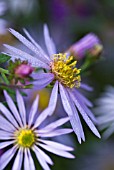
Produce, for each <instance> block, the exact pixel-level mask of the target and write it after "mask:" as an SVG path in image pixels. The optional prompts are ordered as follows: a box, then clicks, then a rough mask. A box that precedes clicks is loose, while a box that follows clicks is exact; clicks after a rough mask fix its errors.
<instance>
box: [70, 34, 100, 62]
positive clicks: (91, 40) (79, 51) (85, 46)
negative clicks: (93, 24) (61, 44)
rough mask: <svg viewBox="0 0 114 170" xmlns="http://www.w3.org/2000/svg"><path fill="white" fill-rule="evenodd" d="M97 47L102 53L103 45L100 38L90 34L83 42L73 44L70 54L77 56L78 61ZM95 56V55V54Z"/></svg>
mask: <svg viewBox="0 0 114 170" xmlns="http://www.w3.org/2000/svg"><path fill="white" fill-rule="evenodd" d="M95 47H100V51H99V52H101V51H102V48H103V47H102V45H101V43H100V40H99V38H98V37H97V36H96V35H95V34H94V33H89V34H87V35H86V36H84V37H83V38H82V39H81V40H79V41H78V42H76V43H75V44H73V45H72V46H71V47H70V48H69V49H68V52H70V53H71V54H73V55H74V56H76V58H77V59H78V60H80V59H82V58H83V57H84V56H85V54H86V53H87V51H91V50H92V49H94V48H95ZM93 55H94V54H93Z"/></svg>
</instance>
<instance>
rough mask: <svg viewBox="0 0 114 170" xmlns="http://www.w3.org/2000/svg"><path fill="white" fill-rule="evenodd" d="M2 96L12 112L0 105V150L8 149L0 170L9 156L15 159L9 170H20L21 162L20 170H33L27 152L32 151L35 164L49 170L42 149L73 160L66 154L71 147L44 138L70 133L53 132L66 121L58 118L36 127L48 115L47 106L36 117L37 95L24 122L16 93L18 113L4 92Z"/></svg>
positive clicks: (1, 160) (2, 158)
mask: <svg viewBox="0 0 114 170" xmlns="http://www.w3.org/2000/svg"><path fill="white" fill-rule="evenodd" d="M4 95H5V98H6V101H7V104H8V106H9V108H10V110H11V112H12V113H11V112H10V110H8V109H7V108H6V107H5V106H4V105H3V104H2V103H0V110H1V112H2V113H3V115H0V149H3V148H5V147H7V146H9V147H8V148H9V149H8V150H7V151H6V152H4V153H3V154H2V156H1V157H0V170H3V169H4V168H5V167H6V165H7V164H8V163H9V161H10V160H11V159H12V158H13V156H15V160H14V164H13V167H12V170H21V167H22V162H23V159H24V170H35V165H34V162H33V159H32V156H31V150H32V151H34V153H35V155H36V157H37V159H38V161H39V163H40V164H41V166H42V168H43V169H45V170H50V168H49V166H48V164H50V165H52V164H53V162H52V160H51V158H50V157H49V156H48V155H47V154H46V153H45V152H44V151H43V150H46V151H49V152H51V153H54V154H56V155H59V156H63V157H65V158H74V156H73V155H72V154H70V153H69V152H68V151H72V150H73V148H72V147H69V146H66V145H63V144H60V143H58V142H54V141H51V140H47V139H46V138H47V137H55V136H60V135H63V134H67V133H70V132H72V130H71V129H68V128H67V129H63V128H59V129H57V128H58V127H59V126H61V125H63V124H64V123H65V122H67V121H68V120H69V118H62V119H59V120H57V121H55V122H52V123H50V124H49V125H46V126H45V127H43V128H39V126H40V125H41V124H42V123H43V122H44V120H45V119H46V118H47V116H48V115H49V114H50V113H51V114H52V109H51V107H48V108H47V109H45V110H44V111H43V112H42V113H41V114H40V115H39V116H37V113H36V112H37V108H38V96H37V97H36V99H35V101H34V102H33V105H32V107H31V110H30V114H29V115H28V119H27V115H26V110H25V105H24V101H23V98H22V96H21V94H20V93H19V91H17V92H16V99H17V106H18V110H19V111H18V110H17V108H16V106H15V104H14V102H13V100H12V99H11V97H10V96H9V95H8V94H7V92H6V91H5V92H4ZM42 148H43V150H42Z"/></svg>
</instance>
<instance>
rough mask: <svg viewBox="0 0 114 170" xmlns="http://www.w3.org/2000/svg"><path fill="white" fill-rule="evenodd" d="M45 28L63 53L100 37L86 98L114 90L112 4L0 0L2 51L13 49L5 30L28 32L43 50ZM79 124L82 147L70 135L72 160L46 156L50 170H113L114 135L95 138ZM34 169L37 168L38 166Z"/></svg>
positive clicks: (107, 0) (109, 0)
mask: <svg viewBox="0 0 114 170" xmlns="http://www.w3.org/2000/svg"><path fill="white" fill-rule="evenodd" d="M44 23H46V24H47V25H48V26H49V29H50V32H51V36H52V37H53V39H54V42H55V44H56V46H57V49H58V51H65V50H66V49H68V48H69V47H70V46H71V45H72V44H73V43H75V42H76V41H78V40H79V39H80V38H81V37H83V36H84V35H86V34H87V33H90V32H93V33H95V34H96V35H97V36H98V37H99V38H100V40H101V42H102V44H103V53H102V59H101V60H100V61H99V62H97V63H96V64H95V65H94V66H93V67H91V69H90V71H89V74H88V78H86V81H87V82H88V83H89V85H91V86H93V87H94V91H93V93H91V95H89V98H90V100H91V101H93V102H94V101H95V99H96V98H97V97H99V95H100V93H101V92H102V91H103V90H104V87H105V86H106V85H109V84H110V85H114V0H49V1H48V0H3V1H2V0H0V49H1V51H2V50H3V46H2V44H3V43H9V44H14V45H15V44H17V45H18V43H17V42H16V40H15V39H14V37H12V36H11V35H10V34H9V32H8V31H7V30H8V29H6V28H9V27H11V28H14V29H16V30H18V31H19V32H22V28H27V29H28V30H29V32H30V33H31V34H32V36H33V37H34V38H35V40H36V41H37V42H38V43H39V44H41V45H42V46H44V38H43V24H44ZM44 49H45V46H44ZM35 93H36V92H34V93H33V94H34V95H35ZM38 93H40V95H41V96H42V98H43V96H44V94H47V95H46V96H47V98H46V99H45V100H48V99H49V97H48V96H49V95H50V94H49V93H50V92H49V91H47V92H46V91H44V92H38ZM34 95H33V97H31V99H30V100H31V101H32V100H33V98H34ZM46 102H47V101H45V102H44V100H41V108H42V107H45V106H46V105H47V103H46ZM57 112H61V111H60V110H59V111H57ZM82 121H83V120H82ZM83 124H84V125H83V126H84V129H85V134H86V142H85V143H82V144H81V145H80V144H78V142H77V139H76V136H75V135H71V137H69V138H66V143H67V144H69V145H70V144H71V145H73V146H74V147H75V151H74V154H75V155H76V159H75V160H67V159H64V158H60V157H57V156H54V155H51V156H52V158H53V160H54V162H55V165H54V166H53V167H52V169H53V170H70V169H72V170H91V169H92V170H114V151H113V150H114V136H113V135H112V136H111V137H110V139H108V140H103V139H101V140H100V139H97V138H96V137H95V136H94V135H93V134H92V133H91V132H90V130H89V129H88V128H87V127H86V125H85V123H84V122H83ZM59 140H60V139H59ZM61 140H62V139H61ZM63 142H64V140H63ZM36 166H37V169H40V167H39V165H36ZM7 169H8V167H7ZM9 169H10V168H9Z"/></svg>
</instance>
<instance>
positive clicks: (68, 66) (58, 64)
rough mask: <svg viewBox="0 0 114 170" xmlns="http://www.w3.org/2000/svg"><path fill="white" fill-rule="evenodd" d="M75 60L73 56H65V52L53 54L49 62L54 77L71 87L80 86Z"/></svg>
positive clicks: (78, 70)
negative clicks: (51, 60)
mask: <svg viewBox="0 0 114 170" xmlns="http://www.w3.org/2000/svg"><path fill="white" fill-rule="evenodd" d="M76 63H77V61H74V58H73V56H69V57H67V56H66V54H62V53H59V54H54V59H53V62H52V63H51V71H52V73H54V75H55V79H57V80H58V81H59V82H61V83H62V84H63V85H64V86H66V87H69V88H73V87H77V88H78V87H79V86H80V81H81V78H80V75H79V74H80V69H77V68H76Z"/></svg>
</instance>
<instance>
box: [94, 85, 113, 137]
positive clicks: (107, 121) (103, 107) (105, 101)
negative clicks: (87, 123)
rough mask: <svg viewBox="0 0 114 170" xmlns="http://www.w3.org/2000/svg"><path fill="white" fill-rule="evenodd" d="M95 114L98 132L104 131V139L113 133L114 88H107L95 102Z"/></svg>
mask: <svg viewBox="0 0 114 170" xmlns="http://www.w3.org/2000/svg"><path fill="white" fill-rule="evenodd" d="M96 105H97V106H96V108H95V110H94V111H95V113H96V116H97V120H98V126H99V129H100V130H105V131H104V134H103V136H104V138H108V137H109V136H110V135H111V134H112V133H114V87H112V86H107V87H106V89H105V92H104V93H102V95H101V97H100V98H99V99H97V100H96Z"/></svg>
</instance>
